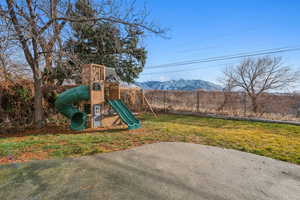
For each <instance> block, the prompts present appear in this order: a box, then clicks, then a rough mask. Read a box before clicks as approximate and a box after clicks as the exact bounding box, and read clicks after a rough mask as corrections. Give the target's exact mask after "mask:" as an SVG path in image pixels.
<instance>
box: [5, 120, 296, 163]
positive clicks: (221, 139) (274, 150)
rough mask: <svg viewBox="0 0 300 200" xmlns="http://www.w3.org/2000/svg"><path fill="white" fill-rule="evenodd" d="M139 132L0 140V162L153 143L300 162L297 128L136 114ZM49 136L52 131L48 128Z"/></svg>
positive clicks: (41, 135)
mask: <svg viewBox="0 0 300 200" xmlns="http://www.w3.org/2000/svg"><path fill="white" fill-rule="evenodd" d="M139 117H140V119H141V120H142V124H143V128H141V129H137V130H134V131H127V130H110V131H102V132H97V133H74V134H71V133H70V132H64V131H61V133H60V131H58V132H57V134H47V133H41V134H34V135H26V136H24V137H2V138H0V163H1V162H2V163H7V162H15V161H28V160H34V159H49V158H57V157H59V158H64V157H70V156H81V155H92V154H95V153H102V152H111V151H116V150H123V149H128V148H131V147H134V146H139V145H143V144H148V143H154V142H191V143H198V144H205V145H213V146H219V147H224V148H230V149H237V150H240V151H245V152H250V153H255V154H258V155H263V156H267V157H271V158H275V159H279V160H283V161H288V162H292V163H296V164H300V126H293V125H284V124H271V123H259V122H246V121H234V120H222V119H213V118H204V117H194V116H183V115H160V117H159V118H158V119H155V118H154V117H153V116H152V115H150V114H143V115H141V116H139ZM52 132H53V130H52Z"/></svg>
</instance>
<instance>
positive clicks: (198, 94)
mask: <svg viewBox="0 0 300 200" xmlns="http://www.w3.org/2000/svg"><path fill="white" fill-rule="evenodd" d="M199 111H200V91H199V90H197V112H199Z"/></svg>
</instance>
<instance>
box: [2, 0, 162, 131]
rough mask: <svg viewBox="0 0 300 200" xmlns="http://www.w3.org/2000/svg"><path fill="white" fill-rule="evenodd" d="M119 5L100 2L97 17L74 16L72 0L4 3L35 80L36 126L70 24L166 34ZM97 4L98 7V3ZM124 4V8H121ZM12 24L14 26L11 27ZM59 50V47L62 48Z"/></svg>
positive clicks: (4, 17)
mask: <svg viewBox="0 0 300 200" xmlns="http://www.w3.org/2000/svg"><path fill="white" fill-rule="evenodd" d="M115 2H119V1H112V0H107V1H100V3H99V4H98V6H97V8H95V10H96V12H97V16H96V17H92V18H88V17H85V18H77V17H72V15H71V14H70V13H71V12H72V9H73V6H74V1H69V0H18V1H17V0H6V1H5V3H4V2H2V1H1V2H0V16H1V20H3V21H5V22H6V24H8V26H7V31H10V32H12V34H11V35H13V36H15V40H16V41H17V42H18V45H19V46H20V47H21V49H22V51H23V53H24V56H25V58H26V61H27V63H28V65H29V66H30V68H31V70H32V74H33V80H34V90H35V98H34V108H35V111H34V121H35V125H36V127H42V125H43V108H42V98H43V95H42V86H43V84H44V83H47V82H49V81H50V80H48V77H47V74H48V73H47V72H49V71H51V70H52V67H53V62H52V59H53V55H54V52H55V49H56V48H57V46H59V41H61V39H62V36H63V34H65V32H64V31H66V32H67V31H68V23H73V22H77V23H78V22H81V23H91V22H95V21H108V22H112V23H116V24H120V25H122V26H124V27H125V28H126V27H136V28H139V29H141V30H144V31H148V32H151V33H154V34H163V33H164V31H163V30H162V29H160V28H159V27H157V26H155V25H154V24H153V23H149V22H147V20H146V16H147V15H146V14H141V13H139V12H134V9H133V8H134V4H132V5H133V7H131V8H129V9H128V7H127V8H126V7H124V9H123V10H122V8H123V7H122V5H121V4H117V3H115ZM95 5H96V4H95ZM120 5H121V6H120ZM9 25H12V27H10V26H9ZM58 49H59V48H58Z"/></svg>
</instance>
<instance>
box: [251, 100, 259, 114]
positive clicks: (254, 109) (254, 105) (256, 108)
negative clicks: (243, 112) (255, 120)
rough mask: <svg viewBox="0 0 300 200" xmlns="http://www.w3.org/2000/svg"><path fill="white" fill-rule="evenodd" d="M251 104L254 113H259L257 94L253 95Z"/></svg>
mask: <svg viewBox="0 0 300 200" xmlns="http://www.w3.org/2000/svg"><path fill="white" fill-rule="evenodd" d="M251 104H252V111H253V112H254V113H257V112H258V104H257V97H256V96H252V97H251Z"/></svg>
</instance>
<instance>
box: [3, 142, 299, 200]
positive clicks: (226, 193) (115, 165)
mask: <svg viewBox="0 0 300 200" xmlns="http://www.w3.org/2000/svg"><path fill="white" fill-rule="evenodd" d="M299 197H300V166H298V165H294V164H290V163H286V162H281V161H277V160H273V159H270V158H266V157H262V156H257V155H254V154H249V153H244V152H239V151H235V150H227V149H221V148H217V147H210V146H203V145H198V144H188V143H157V144H150V145H145V146H142V147H137V148H134V149H131V150H126V151H120V152H112V153H107V154H99V155H95V156H87V157H81V158H76V159H65V160H48V161H36V162H30V163H24V164H13V165H4V166H1V167H0V199H1V200H8V199H9V200H12V199H18V200H20V199H22V200H23V199H24V200H25V199H26V200H27V199H28V200H29V199H30V200H39V199H43V200H45V199H59V200H62V199H68V200H71V199H72V200H75V199H80V200H87V199H89V200H90V199H92V200H94V199H101V200H102V199H122V200H127V199H128V200H129V199H130V200H132V199H138V200H143V199H158V200H159V199H164V200H166V199H178V200H179V199H180V200H182V199H185V200H188V199H197V200H225V199H226V200H227V199H228V200H242V199H245V200H248V199H249V200H254V199H255V200H271V199H272V200H277V199H278V200H298V199H300V198H299Z"/></svg>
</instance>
